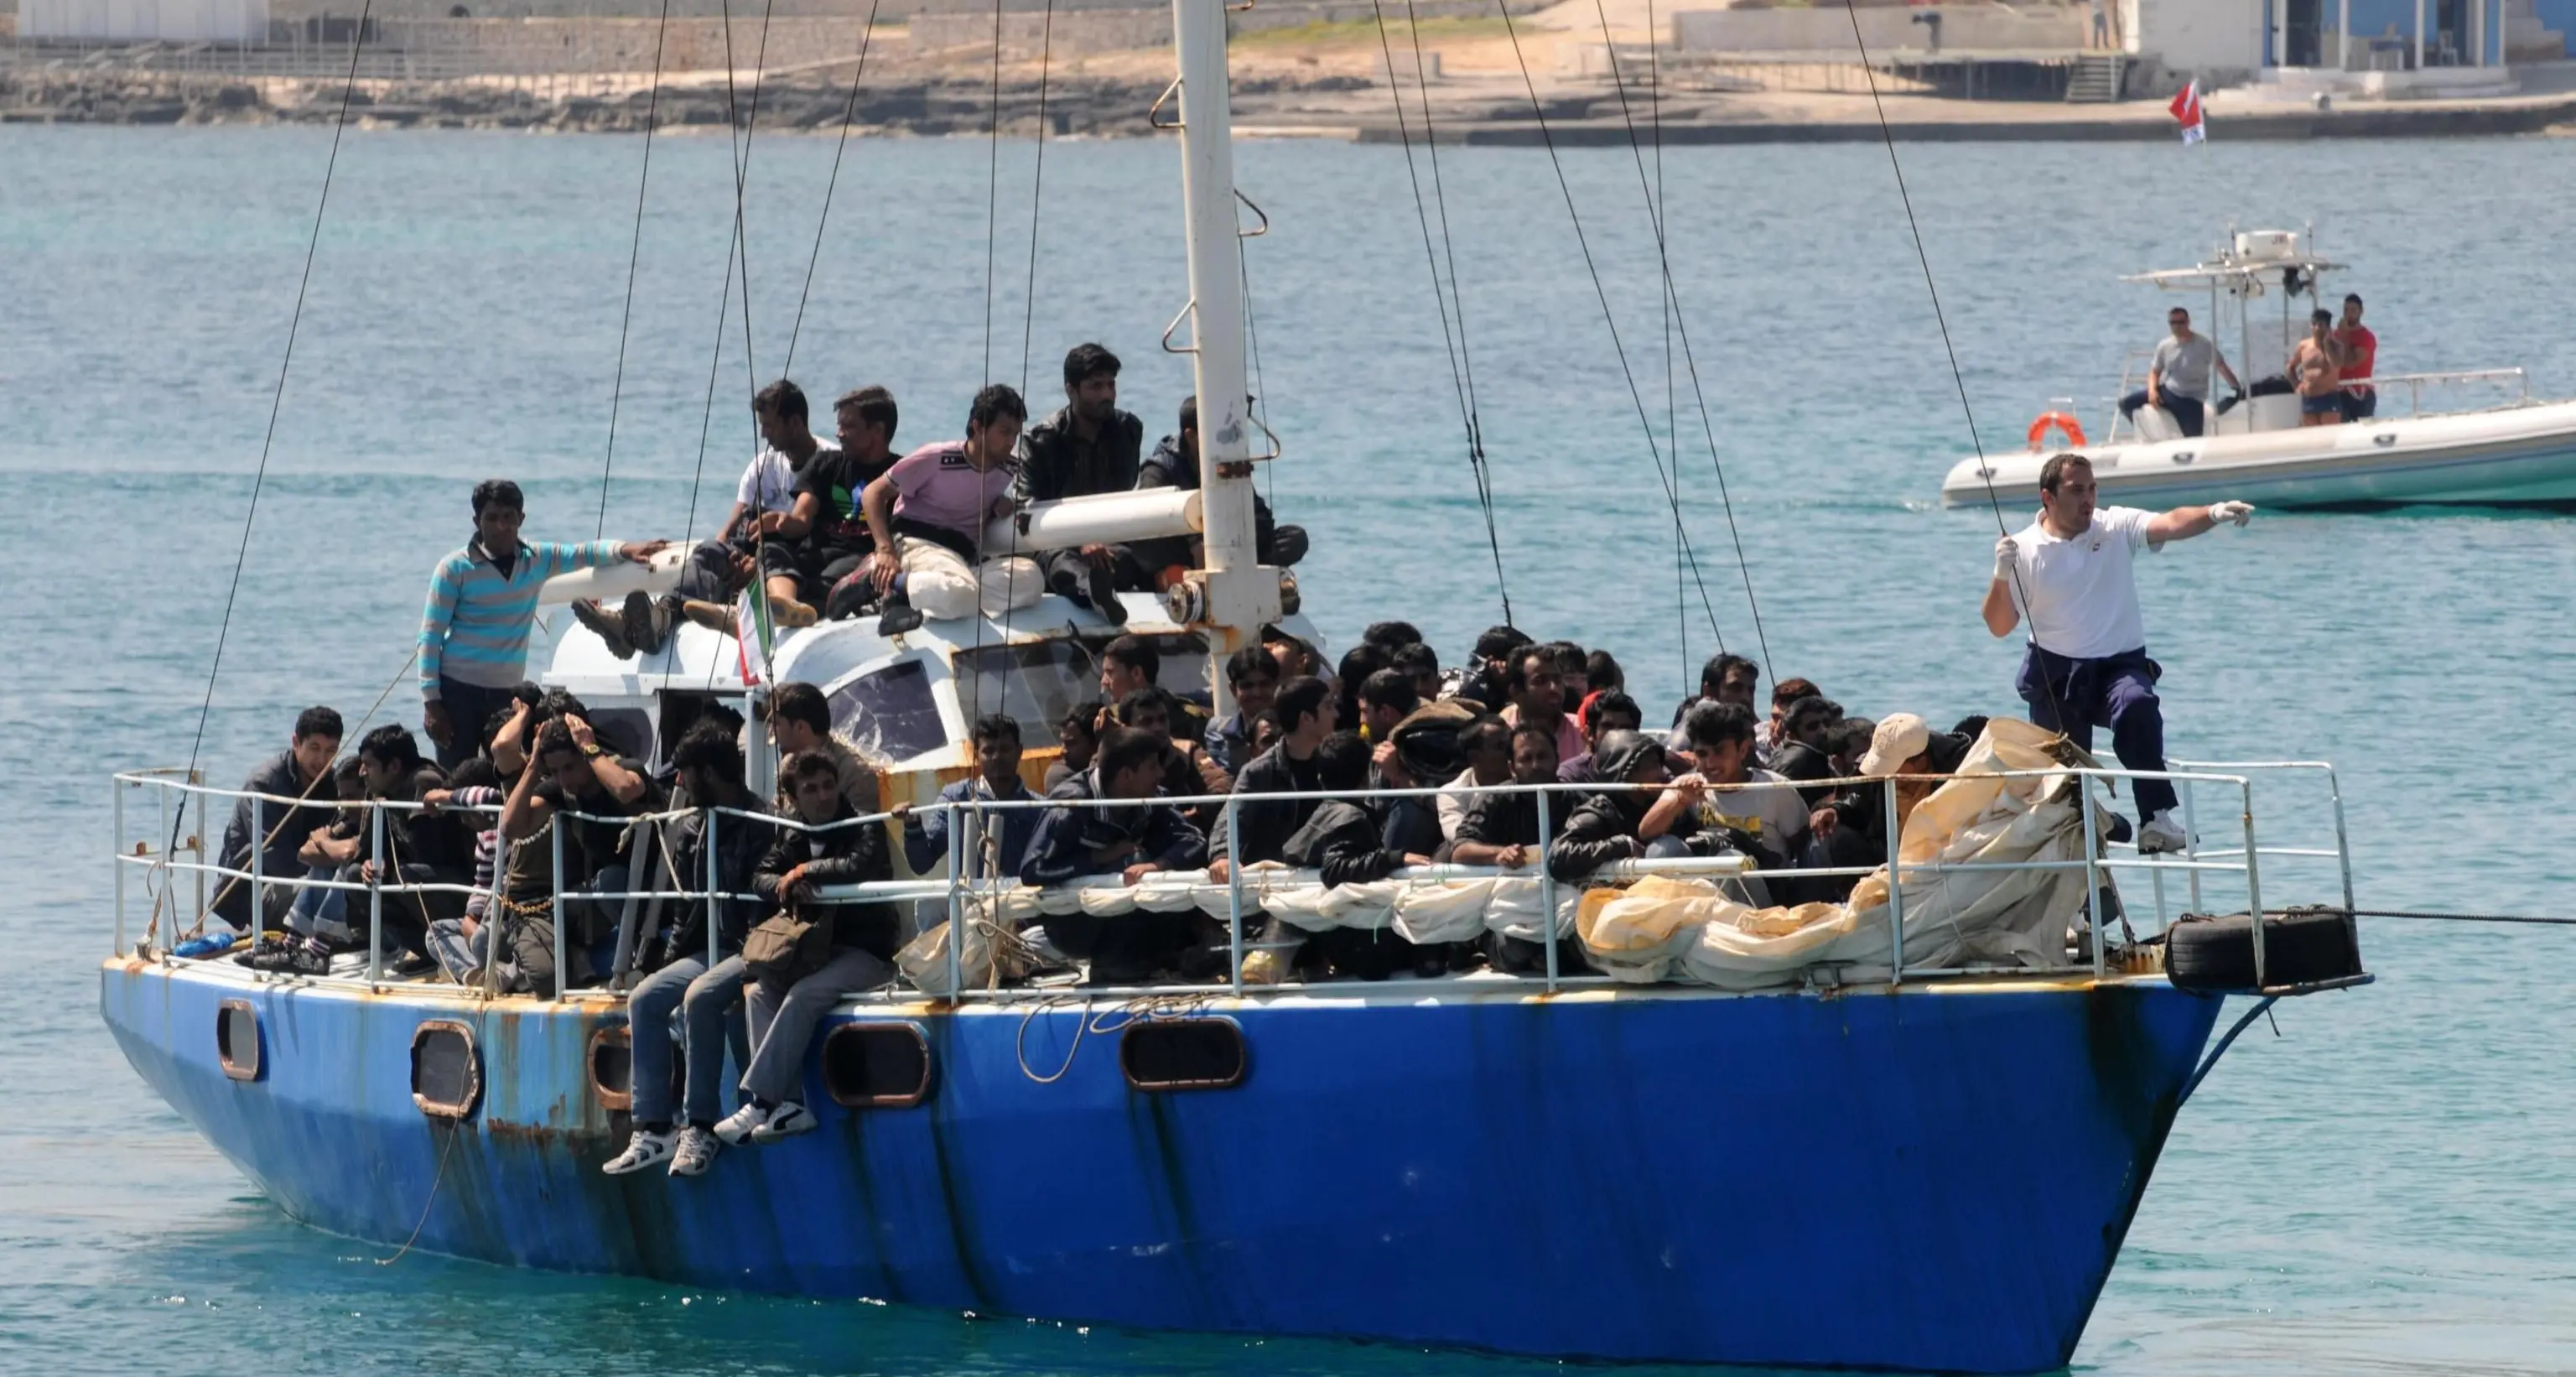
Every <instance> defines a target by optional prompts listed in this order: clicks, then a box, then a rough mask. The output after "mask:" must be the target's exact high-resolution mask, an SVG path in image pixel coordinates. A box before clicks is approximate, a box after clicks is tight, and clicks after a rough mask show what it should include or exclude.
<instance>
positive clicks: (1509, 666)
mask: <svg viewBox="0 0 2576 1377" xmlns="http://www.w3.org/2000/svg"><path fill="white" fill-rule="evenodd" d="M1532 660H1543V661H1545V662H1546V664H1547V667H1548V668H1549V669H1554V668H1556V652H1555V651H1552V650H1550V649H1548V648H1547V647H1546V646H1543V645H1540V644H1539V643H1538V642H1536V641H1524V642H1522V643H1521V644H1519V645H1516V646H1513V647H1512V651H1511V658H1509V659H1507V660H1505V661H1503V683H1504V684H1505V685H1506V686H1508V687H1509V688H1510V689H1511V691H1512V692H1514V693H1518V692H1520V691H1521V690H1522V689H1523V688H1525V687H1527V686H1528V684H1529V662H1530V661H1532Z"/></svg>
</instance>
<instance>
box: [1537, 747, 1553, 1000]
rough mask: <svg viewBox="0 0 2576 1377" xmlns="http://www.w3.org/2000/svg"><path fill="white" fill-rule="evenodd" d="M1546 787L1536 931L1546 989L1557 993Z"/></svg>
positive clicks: (1542, 794)
mask: <svg viewBox="0 0 2576 1377" xmlns="http://www.w3.org/2000/svg"><path fill="white" fill-rule="evenodd" d="M1552 797H1553V796H1552V795H1550V794H1549V793H1548V791H1547V790H1545V789H1541V790H1539V791H1538V906H1539V911H1540V912H1541V913H1542V914H1543V915H1544V917H1543V919H1542V921H1541V924H1540V927H1539V931H1540V933H1541V934H1542V940H1543V942H1544V943H1545V945H1546V947H1547V992H1548V993H1549V994H1554V993H1556V872H1554V871H1552V870H1550V869H1548V864H1547V844H1548V839H1549V838H1551V837H1553V836H1555V835H1556V829H1555V828H1554V827H1552V826H1550V825H1549V824H1550V822H1551V820H1552V818H1553V816H1554V815H1553V812H1552V810H1551V808H1550V806H1549V800H1550V799H1551V798H1552Z"/></svg>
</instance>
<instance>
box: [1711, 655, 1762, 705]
mask: <svg viewBox="0 0 2576 1377" xmlns="http://www.w3.org/2000/svg"><path fill="white" fill-rule="evenodd" d="M1739 666H1741V667H1742V668H1745V669H1749V670H1752V671H1753V678H1754V681H1755V682H1756V683H1759V682H1760V681H1761V678H1762V667H1761V666H1760V665H1757V664H1755V663H1753V662H1752V661H1751V660H1748V659H1746V658H1744V657H1743V656H1741V655H1730V654H1728V653H1726V652H1725V651H1719V652H1718V653H1717V654H1715V655H1711V656H1709V657H1708V663H1707V664H1704V665H1701V666H1700V667H1699V691H1700V692H1702V693H1705V694H1711V695H1714V694H1715V693H1716V692H1717V690H1718V689H1719V687H1720V686H1722V685H1723V684H1725V683H1726V674H1727V671H1728V670H1731V669H1735V668H1737V667H1739Z"/></svg>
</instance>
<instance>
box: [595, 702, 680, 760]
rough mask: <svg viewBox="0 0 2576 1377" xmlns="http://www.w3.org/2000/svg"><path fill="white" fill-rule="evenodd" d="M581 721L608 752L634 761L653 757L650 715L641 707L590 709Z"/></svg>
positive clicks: (651, 718)
mask: <svg viewBox="0 0 2576 1377" xmlns="http://www.w3.org/2000/svg"><path fill="white" fill-rule="evenodd" d="M582 720H583V721H585V722H588V723H589V724H590V729H591V731H592V733H593V734H595V735H597V736H598V738H599V744H600V745H602V746H605V747H607V748H608V749H609V751H611V752H612V753H614V754H617V755H622V756H627V757H629V758H631V759H635V760H651V759H652V758H653V715H652V714H651V713H649V712H646V711H645V710H644V709H642V708H593V709H591V710H590V711H589V712H588V713H587V714H585V715H584V716H583V718H582ZM672 739H673V740H677V739H678V738H676V737H674V738H672Z"/></svg>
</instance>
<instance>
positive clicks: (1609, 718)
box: [1556, 689, 1646, 803]
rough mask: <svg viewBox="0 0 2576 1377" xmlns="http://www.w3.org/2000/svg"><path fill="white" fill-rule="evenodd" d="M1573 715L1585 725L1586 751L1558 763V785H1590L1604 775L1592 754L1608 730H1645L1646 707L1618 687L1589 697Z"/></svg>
mask: <svg viewBox="0 0 2576 1377" xmlns="http://www.w3.org/2000/svg"><path fill="white" fill-rule="evenodd" d="M1574 718H1575V721H1576V722H1577V723H1578V724H1580V725H1581V726H1582V728H1583V741H1584V751H1583V754H1581V755H1578V756H1575V757H1573V758H1572V759H1569V760H1561V761H1558V762H1557V766H1556V781H1557V783H1559V784H1590V783H1593V782H1594V781H1596V780H1598V779H1599V778H1600V777H1601V776H1600V774H1599V772H1598V771H1596V770H1595V769H1594V767H1593V763H1592V756H1593V752H1594V751H1595V750H1597V749H1599V747H1600V745H1601V738H1602V736H1603V735H1605V734H1606V733H1609V732H1633V731H1642V730H1644V729H1645V725H1646V712H1645V709H1643V708H1641V707H1638V706H1637V700H1636V699H1634V698H1631V697H1629V696H1628V695H1627V694H1625V693H1622V692H1620V691H1619V690H1617V689H1604V690H1602V691H1600V692H1598V693H1594V694H1592V695H1590V696H1588V697H1586V698H1585V699H1584V700H1583V707H1582V709H1581V710H1580V711H1578V712H1576V713H1575V715H1574ZM1567 802H1569V803H1571V802H1572V800H1571V799H1569V800H1567Z"/></svg>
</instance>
